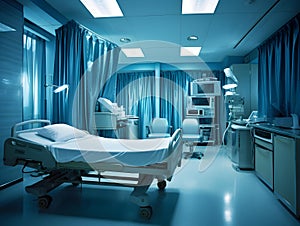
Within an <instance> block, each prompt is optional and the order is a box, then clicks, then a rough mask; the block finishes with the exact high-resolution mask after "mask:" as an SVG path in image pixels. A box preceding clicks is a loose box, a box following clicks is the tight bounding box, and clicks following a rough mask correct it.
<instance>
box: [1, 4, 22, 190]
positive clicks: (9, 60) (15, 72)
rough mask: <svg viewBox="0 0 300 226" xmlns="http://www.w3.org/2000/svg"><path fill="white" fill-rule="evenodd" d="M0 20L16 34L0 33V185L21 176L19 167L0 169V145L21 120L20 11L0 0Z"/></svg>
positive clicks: (3, 167) (14, 5) (17, 7)
mask: <svg viewBox="0 0 300 226" xmlns="http://www.w3.org/2000/svg"><path fill="white" fill-rule="evenodd" d="M0 21H1V22H2V23H4V24H6V25H8V26H10V27H11V28H14V29H15V30H16V31H11V32H0V49H1V51H0V105H1V110H0V145H1V146H0V147H1V149H0V150H1V152H0V153H1V154H0V185H2V184H4V183H7V182H9V181H11V180H15V179H17V178H18V177H20V176H21V168H20V167H9V166H4V165H3V162H2V159H3V146H4V141H5V139H6V138H8V137H9V136H10V130H11V126H12V125H13V124H15V123H16V122H20V121H22V92H23V91H22V58H23V57H22V54H23V8H22V5H20V4H19V3H17V2H16V1H14V0H0Z"/></svg>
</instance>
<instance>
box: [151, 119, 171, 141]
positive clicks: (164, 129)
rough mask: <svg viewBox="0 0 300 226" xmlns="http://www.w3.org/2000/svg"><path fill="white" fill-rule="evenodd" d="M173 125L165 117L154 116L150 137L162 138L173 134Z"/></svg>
mask: <svg viewBox="0 0 300 226" xmlns="http://www.w3.org/2000/svg"><path fill="white" fill-rule="evenodd" d="M171 128H172V127H171V126H170V125H169V123H168V120H167V119H165V118H154V119H153V121H152V123H151V126H150V127H148V130H149V133H148V138H160V137H170V136H171Z"/></svg>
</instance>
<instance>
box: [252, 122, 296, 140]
mask: <svg viewBox="0 0 300 226" xmlns="http://www.w3.org/2000/svg"><path fill="white" fill-rule="evenodd" d="M250 126H251V127H253V128H257V129H262V130H266V131H270V132H273V133H276V134H280V135H283V136H289V137H293V138H296V139H300V129H289V128H284V127H278V126H274V125H273V124H271V123H267V122H263V123H255V124H250Z"/></svg>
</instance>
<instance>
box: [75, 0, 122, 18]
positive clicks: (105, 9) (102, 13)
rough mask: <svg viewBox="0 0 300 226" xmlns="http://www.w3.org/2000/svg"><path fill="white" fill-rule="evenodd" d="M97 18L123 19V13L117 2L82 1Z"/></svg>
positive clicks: (102, 0) (106, 0)
mask: <svg viewBox="0 0 300 226" xmlns="http://www.w3.org/2000/svg"><path fill="white" fill-rule="evenodd" d="M80 1H81V2H82V4H83V5H84V6H85V7H86V8H87V10H88V11H89V12H90V13H91V14H92V15H93V17H95V18H99V17H121V16H123V13H122V11H121V9H120V7H119V4H118V2H117V0H80Z"/></svg>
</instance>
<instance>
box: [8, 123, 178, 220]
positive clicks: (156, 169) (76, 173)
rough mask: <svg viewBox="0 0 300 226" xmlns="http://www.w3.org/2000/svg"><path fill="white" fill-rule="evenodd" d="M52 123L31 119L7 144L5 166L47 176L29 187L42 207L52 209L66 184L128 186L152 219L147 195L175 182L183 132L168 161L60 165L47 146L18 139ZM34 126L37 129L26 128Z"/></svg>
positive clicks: (17, 127) (173, 140)
mask: <svg viewBox="0 0 300 226" xmlns="http://www.w3.org/2000/svg"><path fill="white" fill-rule="evenodd" d="M49 124H51V122H50V121H48V120H29V121H25V122H21V123H17V124H16V125H14V126H13V127H12V131H11V137H10V138H8V139H7V140H6V141H5V144H4V164H5V165H8V166H16V165H23V169H22V171H23V173H25V168H26V167H30V168H33V169H35V171H36V173H38V174H40V175H43V176H44V177H43V179H42V180H40V181H38V182H37V183H35V184H33V185H30V186H27V187H26V188H25V190H26V191H27V192H28V193H31V194H33V195H36V196H38V205H39V207H40V208H43V209H45V208H48V207H49V205H50V203H51V201H52V198H51V197H50V196H49V195H48V193H49V192H50V191H51V190H53V189H55V188H56V187H58V186H60V185H61V184H63V183H72V184H73V185H74V186H76V185H79V184H95V185H112V186H126V187H133V188H134V189H133V192H132V193H131V195H130V200H131V201H132V202H134V203H135V204H137V205H138V206H139V207H140V215H141V216H142V217H144V218H150V217H151V215H152V207H151V206H150V203H149V201H148V198H147V194H146V192H147V190H148V188H149V187H150V185H151V184H152V182H153V181H154V180H155V179H156V180H157V186H158V188H159V189H160V190H163V189H165V187H166V180H168V181H171V179H172V176H173V174H174V172H175V169H176V168H177V167H180V166H181V159H182V140H181V129H177V130H176V131H175V132H174V134H173V135H172V137H171V139H170V142H169V147H168V149H169V151H170V152H169V153H171V154H170V155H169V156H168V157H167V158H166V159H165V161H163V162H160V163H156V164H152V165H147V166H140V167H138V166H129V165H125V164H122V163H120V162H116V163H111V162H109V163H105V162H96V163H86V162H66V163H59V162H57V161H56V160H55V158H54V157H53V156H52V154H51V152H50V151H49V150H48V149H47V147H46V146H44V145H40V144H36V143H32V142H28V141H26V140H23V139H20V138H18V133H20V132H24V131H29V130H30V131H34V130H36V129H37V128H39V127H41V126H44V125H49ZM34 125H35V128H32V129H29V130H28V129H27V130H24V129H23V128H24V127H28V126H31V127H32V126H34ZM119 174H122V175H119ZM124 174H125V175H124ZM132 174H134V175H135V176H132ZM120 180H121V181H122V183H120ZM115 181H117V182H115Z"/></svg>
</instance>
